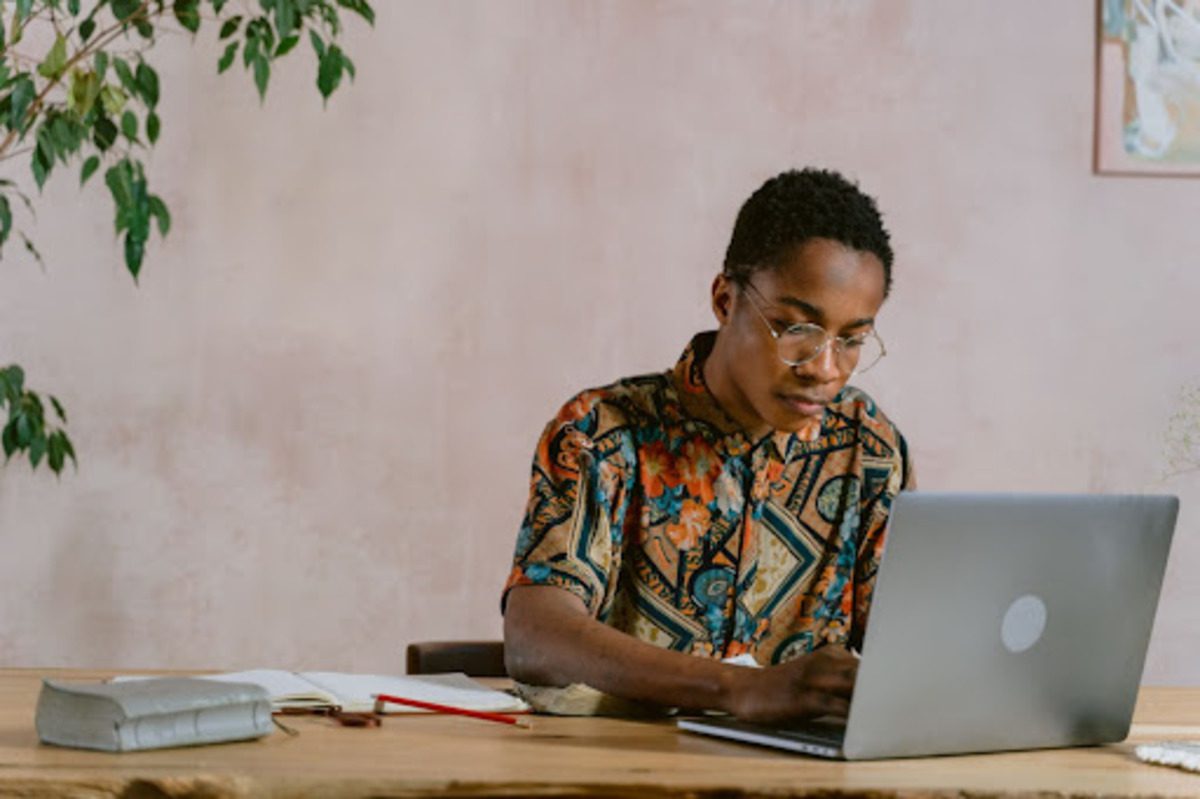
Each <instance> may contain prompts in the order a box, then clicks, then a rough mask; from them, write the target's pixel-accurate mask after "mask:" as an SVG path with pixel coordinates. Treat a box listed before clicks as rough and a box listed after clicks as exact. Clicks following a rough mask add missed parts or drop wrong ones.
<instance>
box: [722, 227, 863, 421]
mask: <svg viewBox="0 0 1200 799" xmlns="http://www.w3.org/2000/svg"><path fill="white" fill-rule="evenodd" d="M883 299H884V271H883V263H882V262H881V261H880V260H879V258H878V257H877V256H875V255H874V254H873V253H868V252H862V251H859V250H854V249H850V248H849V247H846V246H845V245H843V244H840V243H838V242H835V241H831V240H829V239H811V240H809V241H807V242H805V243H804V244H803V245H801V246H800V247H799V248H797V249H796V251H795V252H794V253H793V254H792V255H791V257H790V258H788V259H787V260H786V261H785V262H784V263H783V264H782V265H781V266H779V267H777V268H774V269H770V268H768V269H762V270H760V271H758V272H755V273H754V275H753V276H752V277H751V278H750V287H748V288H739V287H737V286H736V285H734V284H732V283H730V282H729V281H728V280H727V279H726V278H725V277H724V276H723V275H722V276H719V277H718V278H717V279H716V281H715V282H714V283H713V311H714V313H715V314H716V316H717V320H718V321H719V322H720V323H721V329H720V333H719V343H718V348H717V351H719V352H720V353H721V355H720V356H719V358H720V362H719V363H714V364H711V365H710V366H712V367H716V368H717V369H718V370H720V371H721V372H722V374H721V375H719V376H718V375H713V376H712V377H713V378H716V379H715V380H711V381H710V382H711V383H715V385H713V386H712V388H713V390H714V392H715V393H716V394H717V399H718V400H719V401H720V402H721V403H722V405H723V406H725V410H726V411H727V412H729V413H730V414H731V415H732V416H733V417H734V418H735V419H737V420H738V421H739V422H740V423H741V424H743V425H744V426H746V427H747V428H749V429H755V428H758V427H761V426H762V425H763V424H766V425H767V426H769V427H771V428H773V429H775V430H785V431H796V430H800V429H802V428H807V427H811V425H812V424H813V422H814V421H815V420H819V419H820V418H821V415H822V414H823V413H824V408H825V405H827V404H828V403H829V402H830V401H831V400H832V399H833V397H834V396H835V395H836V394H837V393H838V391H840V390H841V389H842V386H844V385H845V384H846V381H847V380H849V379H850V375H851V373H852V372H853V366H852V365H851V366H849V368H846V366H845V365H839V363H838V360H839V359H838V358H837V357H836V355H835V349H836V348H835V347H834V346H833V344H832V343H830V344H829V345H827V346H826V347H825V349H824V350H823V351H822V352H821V354H820V355H818V356H817V357H816V358H814V359H812V360H811V361H808V362H807V363H804V364H801V365H799V366H789V365H787V364H786V363H784V362H783V361H782V360H780V357H779V351H778V348H777V346H776V342H775V339H774V337H772V335H771V333H770V331H769V329H768V327H767V323H766V322H764V317H765V318H766V321H767V322H769V323H770V325H771V327H772V328H773V329H774V330H776V331H777V332H783V331H784V330H785V329H786V328H788V327H789V326H790V325H795V324H800V323H809V324H818V325H820V326H821V327H823V328H825V330H826V331H828V333H830V334H831V335H833V336H844V337H853V336H856V335H861V334H863V333H867V332H868V331H870V330H871V329H872V328H873V326H874V322H875V316H876V314H877V313H878V312H879V308H880V306H882V305H883ZM755 303H756V304H757V306H758V308H759V309H760V310H761V315H760V313H759V312H757V311H756V310H755V305H754V304H755ZM714 355H717V352H714ZM706 371H707V370H706ZM723 395H724V396H723Z"/></svg>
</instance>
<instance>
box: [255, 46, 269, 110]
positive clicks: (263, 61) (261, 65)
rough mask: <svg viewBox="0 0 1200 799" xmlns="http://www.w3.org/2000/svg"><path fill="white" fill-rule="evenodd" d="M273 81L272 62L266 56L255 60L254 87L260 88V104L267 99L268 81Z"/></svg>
mask: <svg viewBox="0 0 1200 799" xmlns="http://www.w3.org/2000/svg"><path fill="white" fill-rule="evenodd" d="M270 79H271V62H269V61H267V57H266V56H264V55H260V56H258V58H255V59H254V85H255V86H257V87H258V99H259V102H261V101H262V100H264V99H266V96H267V81H269V80H270Z"/></svg>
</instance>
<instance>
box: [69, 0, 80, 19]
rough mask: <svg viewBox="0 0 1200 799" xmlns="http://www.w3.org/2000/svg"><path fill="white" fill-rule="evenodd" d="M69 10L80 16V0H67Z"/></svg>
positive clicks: (70, 12) (73, 14)
mask: <svg viewBox="0 0 1200 799" xmlns="http://www.w3.org/2000/svg"><path fill="white" fill-rule="evenodd" d="M67 12H68V13H69V14H70V15H71V16H73V17H77V16H79V0H67Z"/></svg>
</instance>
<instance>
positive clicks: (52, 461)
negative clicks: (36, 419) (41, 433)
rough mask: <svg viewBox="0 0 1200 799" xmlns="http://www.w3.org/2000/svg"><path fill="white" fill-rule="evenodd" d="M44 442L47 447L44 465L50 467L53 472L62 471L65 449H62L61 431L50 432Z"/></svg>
mask: <svg viewBox="0 0 1200 799" xmlns="http://www.w3.org/2000/svg"><path fill="white" fill-rule="evenodd" d="M46 443H47V449H48V450H49V452H48V454H47V457H46V465H48V466H49V467H50V471H52V472H54V473H55V474H60V473H61V472H62V468H63V461H64V460H65V456H66V451H65V450H64V449H63V445H62V434H61V431H58V430H56V431H54V432H53V433H51V434H50V437H49V439H48V440H47V442H46Z"/></svg>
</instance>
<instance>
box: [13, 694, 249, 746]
mask: <svg viewBox="0 0 1200 799" xmlns="http://www.w3.org/2000/svg"><path fill="white" fill-rule="evenodd" d="M34 724H35V726H36V728H37V733H38V738H39V739H40V740H41V741H42V742H43V743H48V744H55V745H57V746H69V747H74V748H78V749H99V750H103V751H107V752H130V751H135V750H139V749H161V748H164V747H169V746H195V745H198V744H211V743H221V742H223V741H242V740H247V739H251V738H261V737H262V736H264V735H266V734H268V733H269V732H271V729H272V721H271V703H270V699H269V697H268V695H267V692H266V691H265V690H263V688H262V687H261V686H258V685H251V684H247V683H239V682H236V681H227V682H219V683H218V682H213V681H211V680H198V679H192V678H188V677H163V678H157V679H147V680H137V681H131V682H122V683H107V682H102V683H94V682H90V683H81V682H66V681H62V680H43V681H42V690H41V693H40V694H39V695H38V703H37V713H36V716H35V719H34Z"/></svg>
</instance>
